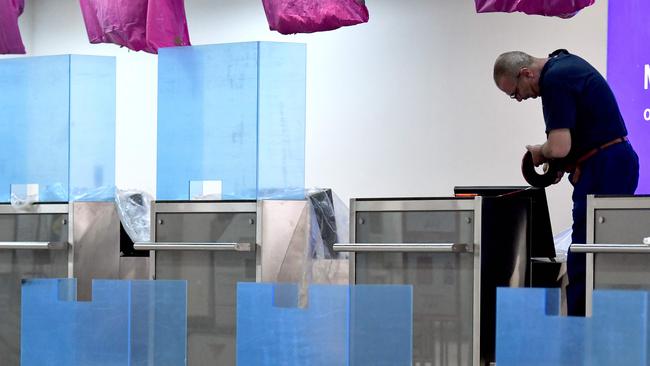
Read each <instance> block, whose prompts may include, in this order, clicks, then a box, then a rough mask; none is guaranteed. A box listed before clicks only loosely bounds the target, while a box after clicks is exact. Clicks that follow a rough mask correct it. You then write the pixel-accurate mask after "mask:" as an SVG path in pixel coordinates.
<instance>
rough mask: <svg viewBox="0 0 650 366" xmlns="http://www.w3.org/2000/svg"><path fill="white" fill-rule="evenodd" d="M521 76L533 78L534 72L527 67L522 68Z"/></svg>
mask: <svg viewBox="0 0 650 366" xmlns="http://www.w3.org/2000/svg"><path fill="white" fill-rule="evenodd" d="M521 75H524V76H525V77H527V78H532V77H533V71H532V70H531V69H529V68H527V67H522V68H521Z"/></svg>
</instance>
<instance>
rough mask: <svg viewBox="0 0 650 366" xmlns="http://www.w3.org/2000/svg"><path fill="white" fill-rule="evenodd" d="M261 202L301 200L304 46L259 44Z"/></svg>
mask: <svg viewBox="0 0 650 366" xmlns="http://www.w3.org/2000/svg"><path fill="white" fill-rule="evenodd" d="M259 52H260V65H259V88H260V90H259V121H258V126H259V142H258V143H259V153H258V159H259V165H258V198H276V199H282V198H283V199H302V198H304V194H303V188H304V186H305V100H306V96H305V92H306V54H307V50H306V46H305V45H304V44H299V43H269V42H260V51H259Z"/></svg>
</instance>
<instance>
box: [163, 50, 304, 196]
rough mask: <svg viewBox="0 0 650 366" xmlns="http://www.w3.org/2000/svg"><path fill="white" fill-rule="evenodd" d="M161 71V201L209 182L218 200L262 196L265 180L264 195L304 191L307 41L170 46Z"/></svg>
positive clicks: (186, 193)
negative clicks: (215, 191)
mask: <svg viewBox="0 0 650 366" xmlns="http://www.w3.org/2000/svg"><path fill="white" fill-rule="evenodd" d="M158 68H159V82H158V173H157V174H158V176H157V198H158V199H159V200H187V199H193V198H194V197H190V185H191V184H195V185H196V184H199V183H200V182H201V181H207V182H212V183H213V184H214V185H215V186H216V187H219V189H220V190H221V192H217V195H216V198H217V199H226V200H229V199H255V198H257V197H258V183H259V187H260V191H261V193H262V194H261V195H264V192H266V195H267V196H270V195H273V196H274V197H277V196H280V197H284V196H282V195H279V194H278V192H283V193H284V194H285V196H286V192H288V191H291V192H293V191H294V190H295V188H296V187H297V188H299V189H300V193H302V189H303V187H304V139H305V136H304V133H305V46H304V45H301V44H289V43H286V44H285V43H266V42H250V43H232V44H221V45H206V46H197V47H179V48H167V49H162V50H161V51H160V53H159V64H158ZM269 192H270V193H269ZM294 194H295V192H294Z"/></svg>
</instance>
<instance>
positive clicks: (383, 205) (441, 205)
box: [354, 198, 475, 212]
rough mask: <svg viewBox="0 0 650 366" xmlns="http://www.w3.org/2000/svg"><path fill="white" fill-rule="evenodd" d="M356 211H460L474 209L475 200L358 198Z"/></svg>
mask: <svg viewBox="0 0 650 366" xmlns="http://www.w3.org/2000/svg"><path fill="white" fill-rule="evenodd" d="M354 201H355V207H356V211H357V212H360V211H382V212H384V211H435V210H445V211H459V210H473V209H474V207H475V206H474V200H471V199H455V198H449V199H408V198H404V199H378V200H360V199H356V200H354Z"/></svg>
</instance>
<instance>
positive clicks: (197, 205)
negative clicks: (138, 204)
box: [154, 201, 257, 214]
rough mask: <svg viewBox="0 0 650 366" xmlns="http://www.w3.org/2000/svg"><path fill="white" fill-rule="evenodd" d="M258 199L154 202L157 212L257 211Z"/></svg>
mask: <svg viewBox="0 0 650 366" xmlns="http://www.w3.org/2000/svg"><path fill="white" fill-rule="evenodd" d="M256 206H257V203H256V201H230V202H229V201H218V202H214V201H190V202H160V201H157V202H155V203H154V207H155V212H156V214H161V213H200V212H203V213H215V212H231V213H237V212H255V210H256V208H257V207H256Z"/></svg>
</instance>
